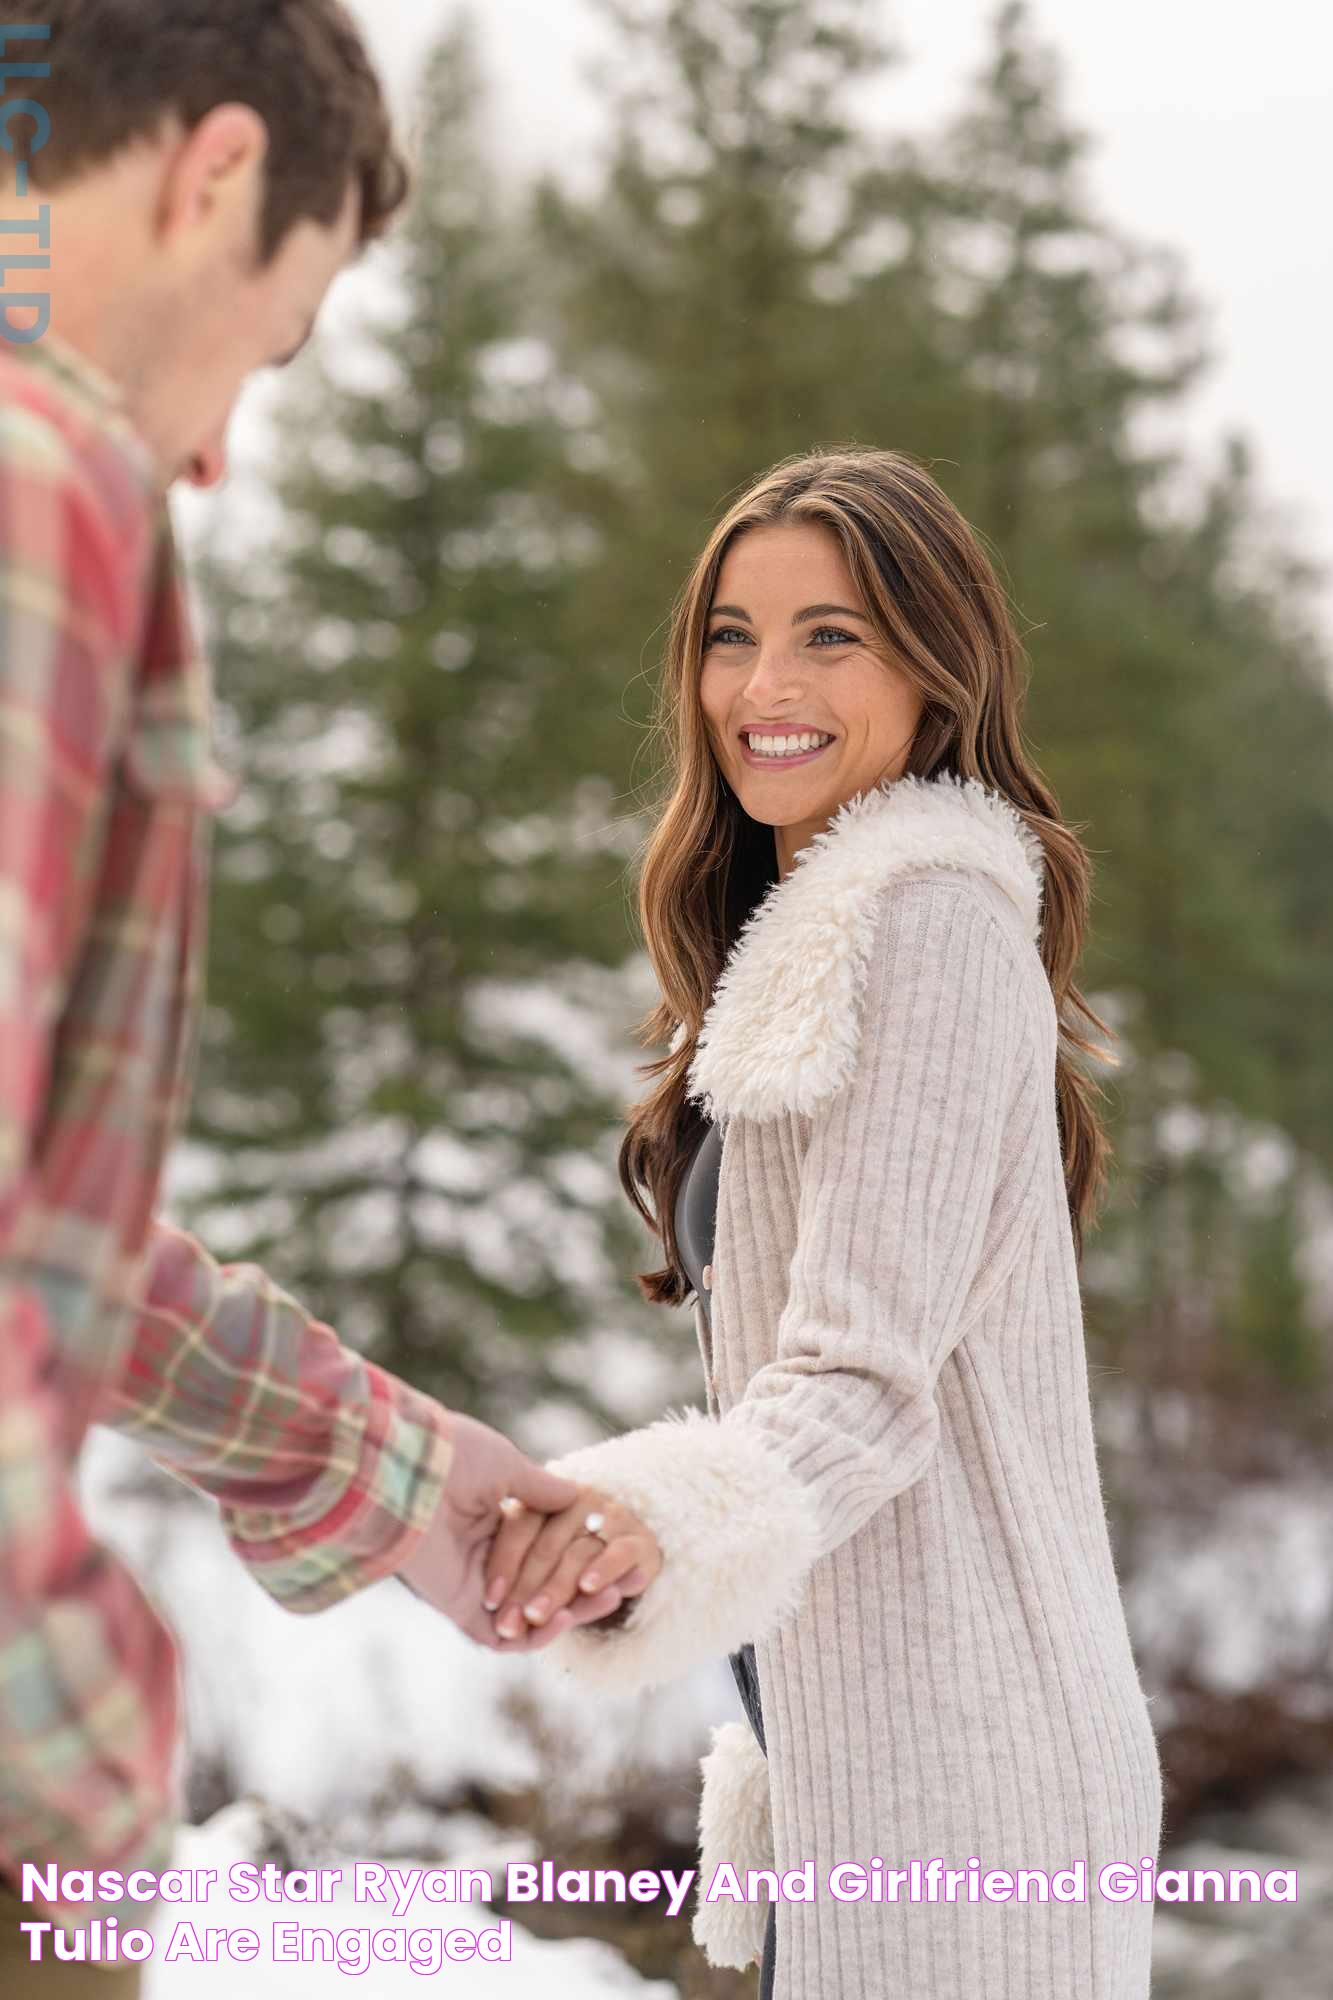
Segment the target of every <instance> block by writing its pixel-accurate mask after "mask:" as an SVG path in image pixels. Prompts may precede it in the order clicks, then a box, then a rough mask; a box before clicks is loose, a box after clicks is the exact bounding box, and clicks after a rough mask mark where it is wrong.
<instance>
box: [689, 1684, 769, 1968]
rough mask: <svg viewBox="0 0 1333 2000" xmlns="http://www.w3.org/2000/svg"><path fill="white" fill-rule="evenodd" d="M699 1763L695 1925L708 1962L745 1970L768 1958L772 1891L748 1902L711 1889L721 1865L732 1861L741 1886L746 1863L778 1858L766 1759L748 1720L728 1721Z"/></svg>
mask: <svg viewBox="0 0 1333 2000" xmlns="http://www.w3.org/2000/svg"><path fill="white" fill-rule="evenodd" d="M700 1769H701V1771H702V1773H703V1791H702V1793H701V1795H700V1799H699V1887H698V1889H697V1891H696V1894H695V1904H694V1916H693V1918H692V1920H691V1928H692V1931H693V1934H694V1942H695V1943H696V1944H697V1945H698V1947H699V1949H700V1951H701V1952H702V1953H703V1955H704V1957H705V1958H706V1959H707V1960H708V1963H709V1964H710V1965H717V1966H724V1965H729V1966H734V1967H735V1968H736V1970H737V1971H738V1972H743V1971H744V1970H745V1968H746V1966H747V1965H754V1964H756V1963H757V1962H759V1961H760V1960H762V1958H763V1955H764V1933H765V1931H766V1930H767V1928H768V1907H769V1899H768V1897H767V1896H766V1895H765V1894H764V1893H763V1892H762V1891H761V1892H760V1894H759V1895H758V1896H757V1897H756V1898H755V1900H754V1901H753V1902H750V1903H738V1902H735V1901H733V1899H732V1897H731V1896H730V1895H728V1894H725V1893H724V1894H722V1895H719V1896H718V1898H717V1899H716V1901H714V1902H711V1903H710V1902H709V1901H707V1896H708V1891H709V1888H710V1887H711V1885H712V1882H713V1878H714V1876H715V1875H716V1873H717V1871H718V1869H719V1868H721V1867H723V1866H725V1865H726V1864H727V1863H730V1865H731V1867H732V1868H733V1869H734V1870H735V1872H736V1879H737V1881H738V1883H739V1884H740V1887H741V1890H742V1891H744V1889H745V1875H746V1870H747V1869H750V1868H771V1867H772V1866H773V1810H772V1802H771V1798H770V1794H769V1789H768V1759H767V1757H765V1755H764V1753H763V1751H762V1750H761V1749H760V1748H759V1744H758V1741H757V1739H756V1737H755V1733H754V1731H753V1730H752V1729H751V1727H750V1725H749V1723H748V1722H726V1723H723V1724H722V1726H721V1727H720V1728H718V1729H715V1730H714V1731H713V1747H712V1749H711V1750H710V1751H709V1753H708V1755H707V1756H706V1757H705V1758H704V1760H703V1763H702V1765H701V1766H700ZM723 1886H724V1887H725V1885H723Z"/></svg>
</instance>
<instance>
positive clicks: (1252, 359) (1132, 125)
mask: <svg viewBox="0 0 1333 2000" xmlns="http://www.w3.org/2000/svg"><path fill="white" fill-rule="evenodd" d="M351 5H352V7H353V10H354V11H355V12H356V13H357V15H358V16H359V17H360V19H361V20H362V22H363V23H364V25H365V26H366V29H367V31H368V33H369V37H370V40H371V43H372V46H373V48H374V50H375V53H376V55H377V57H378V59H379V61H380V63H381V65H382V67H383V69H384V71H385V73H386V75H387V77H388V78H389V81H390V84H391V86H392V87H393V89H394V92H395V95H396V96H399V98H400V102H401V101H403V98H402V95H401V94H402V93H403V92H405V91H406V90H407V89H408V88H409V87H410V85H411V83H412V80H413V76H414V72H415V69H416V66H417V63H418V61H419V58H420V56H421V54H422V51H423V50H424V48H425V47H426V46H427V44H428V43H429V41H430V40H431V39H432V38H433V36H434V35H435V34H436V33H437V32H438V31H439V29H440V28H441V27H442V26H443V25H444V24H445V23H447V21H448V20H449V19H450V18H451V16H452V13H453V11H454V9H453V6H452V4H451V0H351ZM993 12H994V9H993V8H992V6H991V5H989V4H984V0H885V4H884V7H883V14H882V20H883V23H884V26H885V28H886V30H887V31H888V32H890V33H891V34H894V35H896V38H897V40H898V42H899V44H900V46H901V47H902V49H903V51H904V55H905V58H906V60H905V61H903V62H902V63H901V64H900V66H899V68H898V69H897V71H896V72H893V71H891V72H889V74H888V75H887V76H885V77H884V78H883V80H882V82H881V85H880V87H879V89H878V90H877V91H876V92H875V93H874V95H873V100H871V101H870V102H869V104H868V111H869V115H870V117H871V119H872V121H873V123H874V124H875V125H876V126H877V127H880V128H881V129H886V130H887V129H891V128H896V129H898V130H900V131H901V130H922V129H929V128H930V127H931V126H933V125H934V124H936V123H937V122H938V121H939V119H940V118H941V117H942V116H943V115H944V114H945V113H947V112H948V111H949V110H951V109H953V108H954V107H955V106H956V105H957V104H958V102H959V101H960V98H961V96H962V93H963V89H964V87H965V84H966V80H967V78H968V76H969V74H970V73H972V72H973V71H974V70H975V69H976V67H977V65H978V63H979V62H980V60H981V58H982V55H983V52H984V50H985V48H986V46H987V42H988V29H989V25H990V22H991V20H992V18H993ZM475 14H476V18H477V19H478V20H479V21H480V24H481V27H482V30H483V43H484V46H487V47H488V49H489V59H490V63H491V67H492V73H493V100H492V102H493V114H494V128H495V137H496V144H497V147H498V148H499V149H500V151H501V152H502V154H504V155H506V156H507V157H508V159H509V160H510V161H511V162H512V163H513V164H514V165H516V166H531V165H535V164H537V163H552V164H563V165H564V166H565V167H566V168H567V169H571V170H577V169H578V167H579V166H580V164H583V165H585V166H586V165H588V164H590V163H591V160H592V158H593V156H594V154H595V150H596V147H597V144H598V140H599V137H600V134H601V132H602V129H603V127H602V122H601V116H600V113H599V109H598V106H597V103H596V100H595V98H594V97H593V95H592V93H591V91H590V89H589V87H588V85H587V84H586V82H585V81H584V79H583V77H582V75H581V70H580V64H581V62H582V61H583V60H584V59H585V58H586V55H587V53H588V52H589V51H591V50H593V49H595V48H596V47H597V45H598V42H599V40H600V36H601V28H600V24H599V22H598V19H597V17H596V15H595V13H594V11H593V8H592V6H591V5H590V4H589V0H484V4H480V5H478V6H477V7H476V9H475ZM1030 16H1031V19H1032V20H1033V21H1034V22H1035V23H1036V25H1037V26H1038V28H1039V30H1040V31H1041V32H1042V34H1043V35H1044V36H1046V37H1047V38H1049V39H1050V40H1051V41H1052V42H1053V43H1054V44H1055V46H1056V47H1057V48H1058V49H1059V51H1060V53H1061V56H1062V59H1063V63H1064V70H1065V83H1066V89H1065V96H1066V107H1067V111H1068V114H1069V115H1070V116H1072V118H1073V119H1074V120H1075V121H1076V122H1077V123H1078V124H1080V125H1082V126H1083V127H1085V128H1086V129H1087V130H1088V131H1089V132H1090V133H1091V134H1092V136H1093V139H1094V142H1095V143H1094V146H1093V149H1092V150H1091V152H1090V154H1089V155H1088V157H1087V159H1086V163H1085V165H1086V172H1087V176H1088V180H1089V184H1090V187H1091V190H1092V193H1093V196H1094V198H1095V200H1096V201H1097V203H1098V205H1099V206H1100V208H1101V209H1102V212H1103V214H1104V215H1106V216H1107V217H1108V218H1109V219H1110V220H1111V221H1113V222H1115V223H1116V224H1118V225H1119V226H1120V227H1121V228H1122V229H1124V230H1126V231H1127V232H1129V233H1130V234H1131V235H1132V236H1133V237H1134V238H1135V239H1136V240H1139V241H1146V242H1150V243H1163V242H1164V243H1167V244H1170V245H1173V246H1175V247H1176V248H1178V249H1180V250H1181V251H1183V252H1184V255H1185V258H1186V271H1187V281H1188V284H1189V288H1190V290H1191V292H1192V293H1193V294H1194V295H1195V296H1196V297H1197V298H1198V299H1199V300H1200V301H1201V303H1202V305H1203V306H1204V308H1205V311H1206V314H1207V326H1208V330H1209V337H1210V339H1211V343H1212V345H1213V347H1214V349H1215V350H1216V352H1217V360H1216V363H1215V365H1214V367H1213V370H1212V372H1211V373H1210V374H1208V375H1206V376H1205V377H1203V378H1201V381H1200V383H1199V385H1198V386H1197V388H1196V389H1195V391H1194V393H1193V396H1192V399H1191V402H1190V406H1189V411H1188V416H1187V418H1186V420H1185V424H1184V429H1183V435H1184V437H1185V439H1187V440H1188V442H1189V443H1190V445H1191V447H1192V451H1193V455H1194V456H1195V457H1196V458H1197V460H1198V461H1199V462H1200V463H1201V464H1202V463H1204V462H1207V463H1209V464H1211V462H1212V458H1213V452H1214V448H1215V446H1216V444H1217V441H1218V440H1219V438H1220V437H1221V435H1222V433H1223V432H1224V431H1225V430H1228V429H1231V428H1237V427H1239V428H1240V429H1242V430H1243V431H1244V432H1245V434H1246V435H1247V437H1248V438H1249V440H1250V442H1251V444H1252V445H1253V446H1254V448H1255V450H1256V454H1257V461H1258V478H1259V483H1260V488H1261V491H1262V492H1263V493H1264V495H1265V497H1266V498H1267V500H1268V501H1269V502H1270V503H1271V504H1272V505H1273V506H1274V507H1275V508H1277V509H1279V510H1281V511H1282V514H1283V515H1284V516H1285V520H1286V522H1287V523H1288V524H1289V525H1290V529H1291V534H1292V539H1294V540H1295V542H1296V544H1297V546H1298V547H1299V548H1301V549H1302V550H1303V551H1304V552H1305V553H1306V554H1308V555H1309V556H1311V557H1312V558H1313V559H1315V560H1316V561H1318V562H1320V563H1328V564H1329V566H1330V570H1331V571H1333V399H1331V398H1330V396H1329V394H1328V391H1327V388H1326V371H1327V367H1328V355H1329V347H1330V343H1329V331H1328V327H1329V317H1330V308H1333V249H1331V248H1330V238H1329V231H1328V228H1327V225H1326V222H1325V217H1324V213H1323V211H1324V207H1325V203H1324V200H1323V199H1322V198H1320V197H1318V195H1317V190H1318V188H1319V187H1321V186H1328V185H1333V140H1331V138H1330V133H1331V132H1333V10H1328V9H1322V8H1314V7H1311V5H1310V4H1309V0H1267V4H1266V5H1265V6H1264V7H1263V8H1262V9H1260V10H1256V9H1254V8H1253V7H1247V6H1242V5H1241V4H1240V0H1214V4H1212V5H1210V6H1204V5H1200V4H1189V0H1176V4H1174V5H1172V4H1169V0H1167V4H1163V0H1118V4H1117V5H1116V6H1115V7H1113V8H1110V7H1079V8H1077V9H1074V8H1071V7H1068V6H1061V5H1060V4H1059V0H1033V4H1032V5H1031V7H1030ZM355 282H356V280H355V279H354V278H353V279H348V280H345V281H343V286H342V288H341V289H342V290H343V292H344V293H345V294H346V293H348V292H350V287H351V286H352V285H354V284H355ZM885 442H886V443H888V442H891V440H887V439H886V440H885ZM1321 603H1322V608H1323V612H1324V623H1325V627H1326V629H1327V630H1328V632H1329V634H1330V637H1331V638H1333V574H1330V576H1329V578H1328V580H1327V583H1326V585H1325V588H1324V590H1323V592H1322V597H1321Z"/></svg>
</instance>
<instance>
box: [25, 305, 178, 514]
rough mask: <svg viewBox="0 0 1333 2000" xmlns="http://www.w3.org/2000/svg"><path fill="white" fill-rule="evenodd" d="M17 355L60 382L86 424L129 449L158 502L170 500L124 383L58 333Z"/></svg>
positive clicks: (143, 478) (45, 337) (136, 468)
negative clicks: (165, 495)
mask: <svg viewBox="0 0 1333 2000" xmlns="http://www.w3.org/2000/svg"><path fill="white" fill-rule="evenodd" d="M12 351H13V352H14V353H15V354H16V355H18V356H19V357H20V358H21V359H22V360H24V361H26V362H28V363H29V365H31V366H33V367H36V368H38V369H39V370H40V371H41V372H42V373H43V374H45V375H46V376H48V377H49V378H50V379H51V380H52V381H54V382H57V383H58V384H59V385H60V388H61V390H62V392H63V394H64V396H65V398H66V400H67V401H68V402H70V403H72V404H73V405H74V407H75V408H76V409H77V410H78V412H79V414H80V416H82V417H83V418H84V419H85V421H86V422H88V423H90V424H92V425H94V426H95V427H96V428H97V429H98V430H100V431H101V432H103V434H104V435H107V436H110V437H114V438H115V439H116V440H117V441H118V442H119V443H120V444H121V445H122V446H123V447H124V449H125V450H126V452H127V453H128V455H129V457H130V458H131V459H132V460H133V462H134V466H135V470H136V471H137V472H138V474H139V476H140V478H141V479H142V481H143V483H144V486H145V487H146V488H147V490H148V492H149V493H151V494H153V495H154V496H155V497H157V498H162V497H163V496H164V494H165V488H164V487H163V484H162V480H161V477H160V475H159V473H158V469H157V463H156V460H155V459H154V456H153V453H152V451H151V449H150V447H149V445H148V442H147V440H146V439H145V438H144V437H143V435H142V433H141V432H140V431H139V429H138V427H137V425H136V424H135V422H134V420H133V418H132V417H131V415H130V409H129V399H128V397H127V396H126V394H125V391H124V389H123V388H122V387H121V385H120V383H119V382H117V381H116V380H115V379H114V378H113V377H112V376H110V375H108V374H107V373H106V371H105V369H103V368H102V367H100V366H99V364H98V363H97V362H95V361H93V360H91V359H90V357H89V356H88V355H86V354H85V353H84V352H83V350H82V348H78V347H74V346H72V345H71V344H70V342H69V341H67V340H62V339H61V338H60V336H59V335H58V334H54V333H50V332H48V333H44V334H43V335H42V337H41V339H40V340H35V341H33V342H31V343H30V344H29V345H28V346H26V347H17V346H16V347H15V348H14V349H13V350H12Z"/></svg>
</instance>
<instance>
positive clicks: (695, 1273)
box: [676, 1125, 722, 1318]
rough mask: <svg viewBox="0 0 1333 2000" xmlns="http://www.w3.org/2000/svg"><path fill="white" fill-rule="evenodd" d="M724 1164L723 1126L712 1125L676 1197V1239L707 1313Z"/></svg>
mask: <svg viewBox="0 0 1333 2000" xmlns="http://www.w3.org/2000/svg"><path fill="white" fill-rule="evenodd" d="M721 1165H722V1127H721V1126H720V1125H709V1127H708V1129H707V1131H706V1132H705V1133H704V1136H703V1139H702V1141H701V1142H700V1144H699V1146H698V1147H697V1149H696V1151H695V1155H694V1158H693V1159H692V1160H691V1161H690V1164H689V1166H688V1167H687V1168H686V1170H685V1174H684V1177H683V1178H682V1180H681V1184H680V1193H679V1194H678V1195H677V1197H676V1241H677V1243H678V1244H679V1246H680V1255H681V1261H682V1262H683V1263H684V1266H685V1269H686V1272H687V1273H688V1275H689V1280H690V1284H691V1285H692V1286H693V1288H694V1294H695V1297H696V1298H697V1299H698V1300H699V1301H700V1303H701V1304H702V1306H703V1309H704V1316H705V1318H708V1317H709V1313H708V1294H707V1292H706V1291H705V1290H704V1283H703V1269H704V1265H705V1264H711V1263H712V1261H713V1243H714V1239H715V1236H716V1232H717V1182H718V1172H719V1169H720V1168H721Z"/></svg>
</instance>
